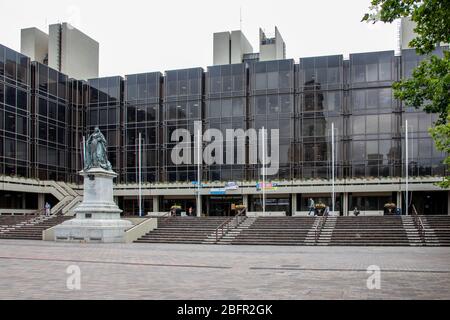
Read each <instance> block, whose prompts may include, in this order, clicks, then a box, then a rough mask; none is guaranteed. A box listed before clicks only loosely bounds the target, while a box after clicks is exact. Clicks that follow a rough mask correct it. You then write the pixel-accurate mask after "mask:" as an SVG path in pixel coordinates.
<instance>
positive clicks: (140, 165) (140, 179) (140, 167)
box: [138, 132, 142, 217]
mask: <svg viewBox="0 0 450 320" xmlns="http://www.w3.org/2000/svg"><path fill="white" fill-rule="evenodd" d="M141 148H142V141H141V133H140V132H139V150H138V157H139V160H138V161H139V162H138V166H139V216H140V217H142V186H141V184H142V163H141V161H142V159H141V158H142V152H141Z"/></svg>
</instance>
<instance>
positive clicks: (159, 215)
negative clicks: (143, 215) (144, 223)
mask: <svg viewBox="0 0 450 320" xmlns="http://www.w3.org/2000/svg"><path fill="white" fill-rule="evenodd" d="M168 214H169V213H168V212H148V213H147V216H148V217H164V216H168Z"/></svg>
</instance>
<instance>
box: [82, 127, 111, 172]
mask: <svg viewBox="0 0 450 320" xmlns="http://www.w3.org/2000/svg"><path fill="white" fill-rule="evenodd" d="M85 148H86V150H85V153H84V154H85V157H84V170H85V171H86V170H89V169H91V168H102V169H105V170H108V171H111V170H112V167H111V163H110V162H109V161H108V156H107V153H106V139H105V136H104V135H103V134H102V133H101V132H100V129H99V128H98V127H95V130H94V133H92V134H91V135H90V136H89V138H88V139H87V141H86V147H85Z"/></svg>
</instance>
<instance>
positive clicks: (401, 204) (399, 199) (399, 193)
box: [396, 191, 406, 214]
mask: <svg viewBox="0 0 450 320" xmlns="http://www.w3.org/2000/svg"><path fill="white" fill-rule="evenodd" d="M396 205H397V208H401V209H402V214H406V210H403V201H402V192H401V191H399V192H397V203H396Z"/></svg>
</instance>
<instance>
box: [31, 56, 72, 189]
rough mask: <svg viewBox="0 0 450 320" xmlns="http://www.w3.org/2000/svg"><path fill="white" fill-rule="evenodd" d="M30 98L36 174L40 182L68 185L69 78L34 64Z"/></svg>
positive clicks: (44, 66) (46, 67)
mask: <svg viewBox="0 0 450 320" xmlns="http://www.w3.org/2000/svg"><path fill="white" fill-rule="evenodd" d="M32 74H33V79H34V81H35V86H33V90H32V95H31V99H32V101H31V109H32V113H31V114H32V120H33V121H32V123H33V126H32V128H33V134H32V139H33V140H32V141H33V157H32V159H33V170H34V175H35V176H36V177H37V178H39V179H40V180H58V181H65V180H66V179H67V177H68V174H69V166H68V162H69V161H68V147H69V143H68V139H69V126H68V123H69V121H68V119H69V96H68V85H69V83H68V78H67V76H66V75H64V74H62V73H59V72H58V71H56V70H53V69H51V68H49V67H48V66H46V65H43V64H40V63H37V62H33V63H32Z"/></svg>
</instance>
